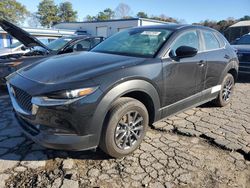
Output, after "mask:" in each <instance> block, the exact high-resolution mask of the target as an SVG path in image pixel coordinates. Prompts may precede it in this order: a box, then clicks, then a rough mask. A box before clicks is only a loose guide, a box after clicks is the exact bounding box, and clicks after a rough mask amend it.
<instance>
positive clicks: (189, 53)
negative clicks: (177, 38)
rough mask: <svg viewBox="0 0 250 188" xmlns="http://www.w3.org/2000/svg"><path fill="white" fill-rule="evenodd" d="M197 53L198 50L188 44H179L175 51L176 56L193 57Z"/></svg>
mask: <svg viewBox="0 0 250 188" xmlns="http://www.w3.org/2000/svg"><path fill="white" fill-rule="evenodd" d="M197 53H198V50H197V49H196V48H193V47H190V46H180V47H179V48H177V49H176V51H175V54H176V57H177V58H186V57H193V56H195V55H196V54H197Z"/></svg>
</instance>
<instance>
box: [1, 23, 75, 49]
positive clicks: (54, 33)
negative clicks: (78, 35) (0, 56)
mask: <svg viewBox="0 0 250 188" xmlns="http://www.w3.org/2000/svg"><path fill="white" fill-rule="evenodd" d="M22 29H24V30H25V31H27V32H28V33H30V34H31V35H32V36H35V37H37V38H49V39H55V38H59V37H62V36H68V35H72V34H74V33H75V30H65V29H43V28H28V27H24V28H22ZM14 42H16V39H14V38H13V37H12V36H10V35H9V34H8V33H6V31H4V30H3V29H2V28H1V27H0V48H3V47H7V46H9V45H10V44H12V43H14Z"/></svg>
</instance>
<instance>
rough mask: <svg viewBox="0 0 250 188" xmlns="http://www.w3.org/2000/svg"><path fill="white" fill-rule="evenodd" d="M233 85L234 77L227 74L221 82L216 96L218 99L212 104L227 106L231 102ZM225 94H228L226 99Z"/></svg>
mask: <svg viewBox="0 0 250 188" xmlns="http://www.w3.org/2000/svg"><path fill="white" fill-rule="evenodd" d="M230 83H231V84H230ZM229 85H230V86H229ZM234 85H235V80H234V77H233V75H232V74H230V73H228V74H227V75H226V76H225V78H224V79H223V81H222V84H221V90H220V92H219V94H218V97H217V98H216V99H215V100H214V104H215V105H216V106H218V107H223V106H226V105H228V104H229V103H230V102H231V100H232V94H233V91H234ZM229 87H230V89H229ZM226 92H230V93H226ZM226 94H229V95H228V97H226Z"/></svg>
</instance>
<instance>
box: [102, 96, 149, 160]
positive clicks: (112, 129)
mask: <svg viewBox="0 0 250 188" xmlns="http://www.w3.org/2000/svg"><path fill="white" fill-rule="evenodd" d="M136 113H138V114H136ZM132 115H134V117H133V116H132ZM129 119H130V120H131V121H129ZM139 120H140V121H139ZM129 122H134V123H129ZM136 122H139V123H138V124H136V125H135V123H136ZM148 122H149V118H148V111H147V109H146V107H145V106H144V105H143V104H142V103H141V102H140V101H138V100H135V99H133V98H129V97H122V98H119V99H118V100H117V101H115V102H114V103H113V105H112V107H111V109H110V111H109V113H108V115H107V117H106V121H105V124H104V127H103V131H102V136H101V140H100V144H99V146H100V148H101V149H102V150H103V151H104V152H105V153H107V154H108V155H110V156H112V157H114V158H121V157H124V156H126V155H128V154H130V153H132V152H133V151H134V150H136V149H137V148H138V147H139V145H140V144H141V142H142V140H143V138H144V136H145V133H146V129H147V127H148ZM137 129H138V130H137ZM124 134H125V135H124ZM128 135H129V136H128ZM129 137H130V138H129ZM120 139H121V140H120ZM132 141H133V142H132ZM123 145H124V148H123ZM130 145H131V146H130Z"/></svg>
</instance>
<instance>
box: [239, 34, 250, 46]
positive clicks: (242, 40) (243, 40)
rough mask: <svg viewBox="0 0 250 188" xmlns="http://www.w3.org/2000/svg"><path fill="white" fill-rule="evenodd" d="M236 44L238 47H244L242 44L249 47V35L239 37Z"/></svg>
mask: <svg viewBox="0 0 250 188" xmlns="http://www.w3.org/2000/svg"><path fill="white" fill-rule="evenodd" d="M236 44H238V45H244V44H248V45H250V35H244V36H243V37H241V38H240V39H239V40H238V41H237V42H236Z"/></svg>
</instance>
